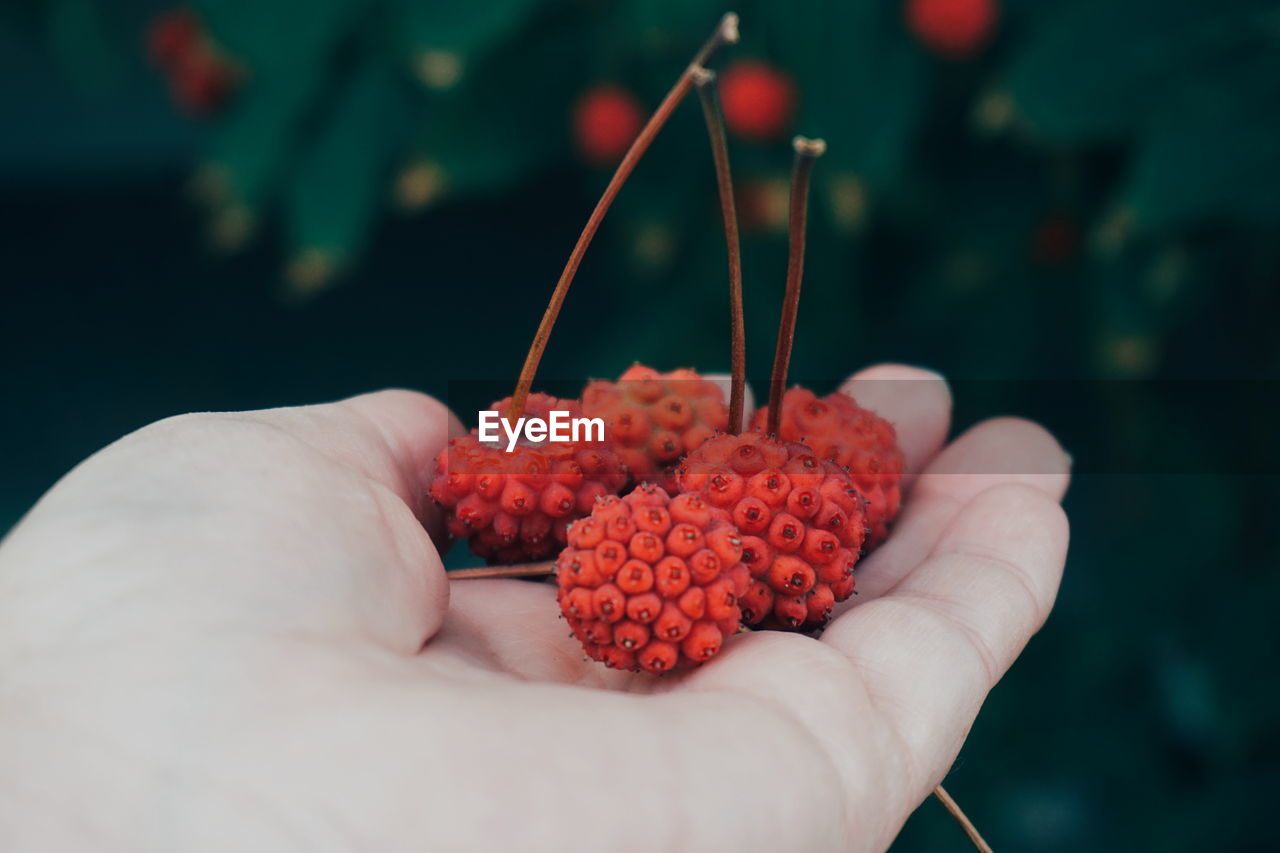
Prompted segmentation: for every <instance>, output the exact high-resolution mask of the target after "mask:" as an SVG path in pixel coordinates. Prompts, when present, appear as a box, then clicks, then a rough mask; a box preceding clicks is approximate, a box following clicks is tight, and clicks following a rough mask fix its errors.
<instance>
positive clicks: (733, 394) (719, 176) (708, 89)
mask: <svg viewBox="0 0 1280 853" xmlns="http://www.w3.org/2000/svg"><path fill="white" fill-rule="evenodd" d="M693 82H694V84H695V85H696V86H697V87H698V99H699V100H700V101H702V116H703V118H705V119H706V121H707V135H708V136H709V137H710V139H711V156H712V158H713V159H714V160H715V164H716V186H717V188H718V189H719V191H720V212H721V214H722V215H723V216H724V241H725V244H726V245H727V246H728V249H729V336H730V341H731V344H730V347H731V350H730V353H731V355H730V359H731V372H730V376H731V377H732V378H731V380H730V384H729V432H730V433H733V434H735V435H736V434H737V433H739V432H742V410H743V405H744V401H745V398H746V388H747V334H746V326H745V323H744V321H743V315H742V244H741V241H740V240H739V238H738V208H737V205H736V204H735V203H734V200H733V176H732V174H731V173H730V172H729V146H728V143H726V142H725V136H724V113H723V112H722V110H721V109H720V96H719V87H718V86H717V85H716V75H715V72H714V71H708V70H707V69H705V68H702V69H699V70H698V71H697V72H695V74H694V78H693Z"/></svg>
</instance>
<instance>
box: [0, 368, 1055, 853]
mask: <svg viewBox="0 0 1280 853" xmlns="http://www.w3.org/2000/svg"><path fill="white" fill-rule="evenodd" d="M889 380H895V381H889ZM906 380H911V381H906ZM846 388H847V390H850V391H851V392H852V393H854V394H855V395H856V396H857V398H858V399H859V402H861V403H863V404H864V405H866V406H867V407H869V408H872V409H875V410H877V411H878V412H879V413H880V414H882V415H884V416H885V417H887V418H889V419H890V420H892V421H894V422H895V423H896V424H897V426H898V430H899V435H900V440H901V443H902V445H903V448H904V450H905V452H906V455H907V462H908V466H909V468H910V469H911V470H913V471H918V472H921V473H920V474H919V476H918V477H917V478H916V480H915V482H914V485H913V486H912V489H911V491H910V494H909V497H908V499H907V500H906V503H905V508H904V511H903V514H902V516H901V518H900V519H899V520H898V522H897V525H896V527H895V529H894V532H893V534H892V535H891V537H890V539H889V541H888V542H887V543H886V544H885V545H884V546H883V547H881V548H880V549H879V550H878V551H876V552H875V553H874V554H873V555H872V556H870V557H869V558H867V559H865V560H864V561H863V562H861V563H860V565H859V571H858V590H859V593H860V595H859V596H858V597H857V598H856V599H855V602H851V603H852V604H856V605H857V606H853V607H850V606H848V605H844V606H842V607H841V608H840V609H838V611H837V616H836V618H835V619H834V621H833V622H832V623H831V624H830V626H829V627H828V628H827V630H826V631H825V632H824V633H823V635H822V636H821V638H819V639H814V638H810V637H805V636H800V635H795V634H785V633H777V632H771V631H761V632H755V633H744V634H740V635H738V636H736V637H734V638H731V639H730V640H728V641H727V642H726V644H725V647H724V649H723V650H722V651H721V653H720V654H719V655H718V656H717V658H716V659H715V660H714V661H712V662H711V663H710V664H708V665H707V666H705V667H703V668H701V669H698V670H695V671H693V672H690V673H686V674H682V675H674V676H667V677H663V678H654V677H652V676H649V675H637V674H632V673H621V672H615V671H612V670H607V669H605V668H604V667H602V666H600V665H599V664H596V663H594V662H585V661H584V660H583V658H582V654H581V649H580V648H579V647H578V645H577V642H576V641H575V640H573V639H570V638H569V637H568V636H567V635H568V630H567V628H566V627H565V625H564V623H563V622H561V621H560V620H558V619H557V614H558V609H557V607H556V605H555V600H554V599H555V591H554V589H553V588H552V587H550V586H548V585H545V584H532V583H528V582H522V581H512V580H470V581H455V582H454V583H453V584H452V585H451V584H450V583H449V582H448V580H447V579H446V577H445V573H444V571H443V568H442V565H441V562H440V558H439V556H438V554H437V553H436V550H435V548H434V547H433V545H432V543H431V540H430V538H429V537H428V535H427V532H426V529H434V528H436V527H437V526H438V522H439V519H438V518H436V517H435V515H434V510H433V508H432V507H431V505H430V502H429V500H428V499H427V498H426V485H427V482H428V480H429V478H430V476H431V474H432V472H433V470H434V464H433V460H434V456H435V454H436V453H437V452H438V451H439V449H440V448H441V447H442V446H443V445H444V442H445V440H446V436H447V435H448V434H449V433H450V432H451V431H460V429H461V428H460V426H459V424H458V423H457V421H456V419H454V418H453V417H452V416H451V415H450V414H449V413H448V412H447V411H446V410H445V409H444V407H443V406H441V405H440V404H439V403H437V402H435V401H434V400H431V399H430V398H427V397H424V396H422V395H418V394H413V393H410V392H403V391H391V392H381V393H377V394H370V395H365V396H362V397H356V398H353V399H351V400H347V401H344V402H341V403H335V404H331V405H324V406H311V407H304V408H295V409H276V410H269V411H262V412H248V413H239V414H211V415H188V416H183V417H180V418H175V419H170V420H167V421H162V422H160V423H157V424H154V425H152V426H150V427H147V428H145V429H143V430H140V431H138V432H136V433H134V434H132V435H130V436H128V437H126V438H124V439H122V440H121V441H119V442H117V443H116V444H114V445H112V446H110V447H108V448H106V449H105V450H103V451H101V452H100V453H98V454H95V455H94V456H93V457H91V458H90V459H89V460H87V461H86V462H84V463H82V464H81V465H80V466H79V467H77V468H76V469H75V470H74V471H73V472H72V473H70V474H69V475H68V476H67V477H66V478H65V479H64V480H63V481H62V482H60V483H59V484H58V485H57V486H56V487H55V488H54V489H53V490H52V491H50V492H49V494H47V495H46V496H45V497H44V498H43V499H42V500H41V501H40V503H39V504H37V506H36V507H35V508H34V509H33V510H32V512H31V513H30V514H29V515H28V516H27V518H25V519H24V520H23V521H22V522H21V523H20V524H19V526H18V527H17V528H15V529H14V531H13V532H12V533H11V534H10V535H9V536H8V538H7V539H6V540H5V541H4V542H3V544H2V545H0V848H2V849H4V850H6V851H15V853H16V851H27V850H40V851H51V850H61V849H93V850H116V849H121V850H123V849H128V850H141V849H157V850H166V851H167V850H184V851H202V850H219V851H223V850H228V849H234V850H254V849H271V850H285V849H290V850H291V849H297V850H307V851H313V850H361V851H364V850H378V851H393V850H415V849H432V850H437V849H438V850H444V849H449V850H452V849H530V850H536V849H558V850H563V849H577V848H586V847H591V848H595V849H604V850H615V849H649V850H653V849H658V850H666V849H689V850H701V849H709V850H723V849H738V850H754V849H759V850H775V849H786V850H822V849H832V850H835V849H839V850H848V849H867V850H877V849H883V848H884V847H886V846H887V845H888V844H889V843H890V841H891V840H892V839H893V837H894V836H895V835H896V834H897V832H898V830H899V829H900V827H901V825H902V823H903V821H904V820H905V819H906V817H907V816H908V814H910V812H911V811H912V810H913V809H914V808H915V807H916V806H917V805H918V804H919V803H920V802H921V801H922V800H923V799H924V798H925V797H926V796H927V795H928V793H929V792H930V791H931V790H932V789H933V787H934V786H935V785H936V784H938V782H939V781H940V780H941V778H942V777H943V775H944V774H945V773H946V771H947V769H948V767H949V766H950V764H951V762H952V761H953V759H954V758H955V756H956V754H957V752H958V750H959V748H960V746H961V744H962V742H963V740H964V737H965V735H966V733H967V731H968V729H969V726H970V725H971V724H972V722H973V719H974V717H975V715H976V714H977V711H978V708H979V706H980V705H981V703H982V701H983V699H984V697H985V695H986V693H987V691H988V690H989V689H990V688H991V686H992V685H993V684H994V683H995V681H996V680H997V679H998V678H999V677H1000V676H1001V675H1002V674H1003V672H1004V671H1005V670H1006V669H1007V667H1008V666H1009V665H1010V663H1011V662H1012V660H1013V659H1014V657H1016V655H1017V654H1018V652H1019V651H1020V650H1021V649H1022V647H1023V645H1024V644H1025V643H1026V641H1027V640H1028V638H1029V637H1030V636H1031V634H1032V633H1034V631H1035V630H1036V629H1037V628H1038V627H1039V626H1040V624H1041V623H1042V622H1043V620H1044V618H1045V617H1046V615H1047V613H1048V611H1049V608H1050V606H1051V604H1052V601H1053V598H1054V595H1055V592H1056V589H1057V585H1058V580H1059V577H1060V574H1061V570H1062V565H1063V560H1064V557H1065V550H1066V543H1067V525H1066V521H1065V518H1064V516H1063V514H1062V511H1061V509H1060V508H1059V507H1058V503H1057V502H1058V500H1059V498H1060V497H1061V496H1062V493H1063V491H1064V490H1065V488H1066V485H1067V477H1068V474H1067V471H1068V462H1067V457H1066V456H1065V454H1064V453H1063V452H1062V450H1061V449H1060V448H1059V447H1058V445H1057V443H1056V442H1055V441H1054V440H1053V439H1052V438H1051V437H1049V436H1048V435H1047V434H1046V433H1045V432H1044V431H1043V430H1042V429H1040V428H1039V427H1036V426H1034V425H1032V424H1029V423H1026V422H1023V421H1017V420H1012V419H1001V420H995V421H989V422H986V423H983V424H980V425H978V426H976V427H974V428H973V429H971V430H970V431H968V432H967V433H965V434H964V435H962V436H961V437H959V438H958V439H956V440H955V441H954V442H953V443H952V444H951V445H950V446H948V447H947V448H946V449H945V450H942V451H941V452H939V448H940V446H941V444H942V442H943V439H944V437H945V435H946V432H947V423H948V418H949V409H950V398H949V395H948V392H947V390H946V387H945V385H944V384H943V383H942V382H941V381H938V380H937V379H936V378H933V376H932V374H926V373H922V372H920V371H914V370H911V369H908V368H900V367H888V366H886V367H880V368H873V369H871V370H869V371H864V372H863V373H862V374H859V375H858V376H857V377H855V378H854V379H853V380H852V381H851V383H850V385H849V386H846ZM984 472H985V473H984ZM424 527H425V528H426V529H424Z"/></svg>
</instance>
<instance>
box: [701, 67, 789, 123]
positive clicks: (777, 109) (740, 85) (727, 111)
mask: <svg viewBox="0 0 1280 853" xmlns="http://www.w3.org/2000/svg"><path fill="white" fill-rule="evenodd" d="M720 100H721V102H722V103H723V105H724V123H725V125H727V126H728V128H729V130H731V131H732V132H733V133H735V134H737V135H738V136H741V137H743V138H745V139H752V140H756V141H758V142H767V141H769V140H772V139H777V138H778V137H779V136H782V135H783V134H784V133H786V132H787V129H788V128H789V127H790V126H791V119H792V117H793V116H794V114H795V107H796V90H795V86H794V84H792V82H791V78H790V77H788V76H786V75H785V74H783V73H782V72H781V71H778V70H776V69H775V68H773V67H771V66H769V65H766V64H765V63H763V62H759V61H755V60H743V61H741V62H735V63H733V64H732V65H730V66H729V67H728V68H726V69H725V70H724V72H723V73H722V74H721V75H720Z"/></svg>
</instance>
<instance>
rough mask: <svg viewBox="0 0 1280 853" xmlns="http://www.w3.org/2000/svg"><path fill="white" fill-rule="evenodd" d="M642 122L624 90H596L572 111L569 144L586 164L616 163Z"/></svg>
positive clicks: (632, 99)
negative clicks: (570, 142)
mask: <svg viewBox="0 0 1280 853" xmlns="http://www.w3.org/2000/svg"><path fill="white" fill-rule="evenodd" d="M644 118H645V113H644V110H643V108H641V106H640V102H639V101H637V100H636V98H635V96H634V95H632V94H631V93H630V92H628V91H627V90H626V89H623V88H622V87H621V86H614V85H607V84H606V85H601V86H596V87H595V88H594V89H591V90H590V91H588V92H587V93H586V94H584V95H583V96H582V97H581V98H579V99H578V103H577V105H576V106H575V107H574V108H573V141H574V143H575V144H576V145H577V147H578V151H579V152H580V153H581V154H582V156H583V158H585V159H586V160H587V161H588V162H590V163H592V164H594V165H597V166H603V165H609V164H611V163H616V162H617V161H619V160H621V159H622V155H624V154H626V153H627V148H628V147H630V145H631V143H632V142H633V141H634V140H635V138H636V136H637V135H638V134H639V133H640V129H641V128H642V127H644Z"/></svg>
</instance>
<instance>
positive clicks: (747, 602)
mask: <svg viewBox="0 0 1280 853" xmlns="http://www.w3.org/2000/svg"><path fill="white" fill-rule="evenodd" d="M677 479H678V481H679V483H680V488H681V489H682V490H683V491H684V492H685V493H689V494H697V495H702V496H703V497H704V498H706V501H707V503H708V504H710V505H711V506H714V507H717V508H719V509H724V510H725V511H727V512H728V513H729V516H730V518H732V519H733V522H734V524H736V525H737V526H738V530H739V531H740V532H741V534H742V548H743V551H742V561H743V562H744V563H746V565H747V568H748V569H749V570H750V571H751V576H752V579H753V580H752V583H751V586H750V587H749V588H748V589H747V592H746V594H745V595H744V596H743V597H742V601H741V609H742V621H743V622H744V623H746V624H747V625H758V626H761V627H765V628H782V629H786V630H809V629H812V628H818V627H821V626H822V625H824V624H826V621H827V619H828V618H830V616H831V608H832V606H833V605H834V604H835V603H836V602H837V601H844V600H845V599H846V598H848V597H849V596H850V595H852V594H853V586H854V581H853V567H854V564H855V563H856V562H857V560H858V555H859V552H860V549H861V548H862V541H863V536H864V534H865V532H866V531H865V530H864V527H863V525H864V523H865V522H864V515H863V506H864V504H865V501H864V500H863V498H862V496H861V495H860V494H859V493H858V490H857V489H856V488H855V487H854V485H853V481H852V480H851V479H850V478H849V475H848V473H846V472H845V470H844V469H843V468H841V467H840V466H839V465H837V464H836V463H835V462H832V461H830V460H827V459H820V458H819V457H818V456H817V455H815V454H814V452H813V451H812V450H811V449H809V448H808V447H807V446H805V445H803V444H799V443H797V442H791V441H783V440H781V439H778V438H773V437H766V436H765V435H764V433H762V432H760V431H759V430H752V431H750V432H745V433H742V434H741V435H718V436H716V437H715V438H712V439H710V440H709V441H707V442H706V443H705V444H703V445H702V447H700V448H698V449H697V450H695V451H694V452H693V453H690V454H689V456H688V458H686V459H685V461H684V464H683V465H681V466H680V473H679V474H678V476H677Z"/></svg>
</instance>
